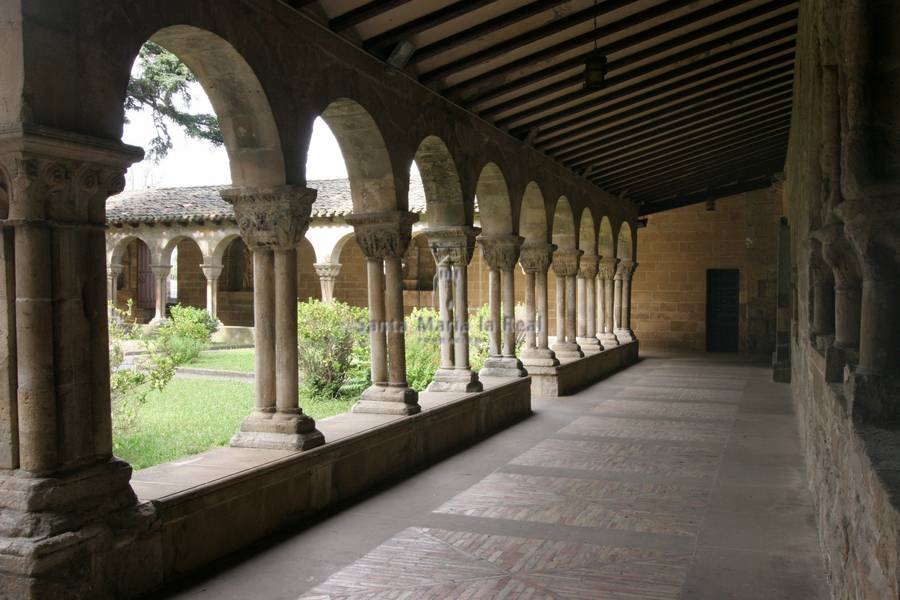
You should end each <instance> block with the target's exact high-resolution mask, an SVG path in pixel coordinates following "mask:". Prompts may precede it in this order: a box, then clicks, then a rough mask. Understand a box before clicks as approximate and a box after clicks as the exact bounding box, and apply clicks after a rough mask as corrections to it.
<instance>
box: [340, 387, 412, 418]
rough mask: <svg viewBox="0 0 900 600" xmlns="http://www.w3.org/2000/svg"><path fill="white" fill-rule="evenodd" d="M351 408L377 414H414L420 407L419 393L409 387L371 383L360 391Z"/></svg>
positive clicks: (355, 410) (354, 410)
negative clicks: (357, 399)
mask: <svg viewBox="0 0 900 600" xmlns="http://www.w3.org/2000/svg"><path fill="white" fill-rule="evenodd" d="M352 410H353V412H355V413H372V414H379V415H415V414H417V413H419V412H421V411H422V408H421V407H420V406H419V393H418V392H417V391H416V390H414V389H412V388H410V387H393V386H390V385H372V386H369V388H368V389H367V390H366V391H364V392H363V393H362V397H361V398H360V400H359V402H357V403H356V404H354V405H353V409H352Z"/></svg>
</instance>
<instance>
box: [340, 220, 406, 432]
mask: <svg viewBox="0 0 900 600" xmlns="http://www.w3.org/2000/svg"><path fill="white" fill-rule="evenodd" d="M418 218H419V217H418V215H415V214H413V213H409V212H401V211H392V212H381V213H360V214H352V215H348V216H347V217H346V220H347V222H348V223H349V224H350V225H352V226H353V228H354V231H355V233H356V241H357V242H358V243H359V247H360V248H361V249H362V251H363V254H365V256H366V261H367V267H366V268H367V273H368V281H369V343H370V346H371V361H372V364H371V372H372V385H371V386H370V387H369V388H368V389H367V390H365V391H364V392H363V394H362V398H361V399H360V401H359V402H357V403H356V405H354V407H353V412H360V413H380V414H393V415H412V414H416V413H418V412H419V411H420V410H421V409H420V407H419V395H418V393H417V392H416V391H415V390H414V389H412V388H411V387H409V384H408V383H407V381H406V341H405V337H404V335H405V331H406V328H405V324H404V312H403V273H402V267H401V263H400V260H401V259H402V257H403V253H404V252H406V248H407V247H408V246H409V242H410V240H411V239H412V224H413V223H415V222H416V221H417V220H418Z"/></svg>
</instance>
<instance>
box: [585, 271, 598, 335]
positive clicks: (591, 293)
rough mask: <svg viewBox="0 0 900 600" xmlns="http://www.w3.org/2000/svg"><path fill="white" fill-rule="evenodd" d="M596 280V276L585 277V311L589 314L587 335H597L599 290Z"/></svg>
mask: <svg viewBox="0 0 900 600" xmlns="http://www.w3.org/2000/svg"><path fill="white" fill-rule="evenodd" d="M596 281H597V279H596V277H586V278H585V279H584V286H585V291H584V296H585V301H586V306H585V309H584V312H585V313H586V316H587V320H586V331H585V337H597V304H596V302H597V290H596V286H595V285H594V284H595V283H596Z"/></svg>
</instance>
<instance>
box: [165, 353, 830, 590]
mask: <svg viewBox="0 0 900 600" xmlns="http://www.w3.org/2000/svg"><path fill="white" fill-rule="evenodd" d="M770 378H771V369H770V368H767V367H766V366H764V365H754V364H753V363H752V362H751V361H748V360H743V359H739V358H736V357H735V356H734V355H731V356H716V355H690V356H689V355H680V356H662V355H653V354H652V353H651V354H650V356H649V357H647V356H645V357H644V359H643V360H642V361H641V362H639V363H638V364H637V365H635V366H633V367H631V368H629V369H627V370H625V371H622V372H620V373H618V374H616V375H614V376H612V377H610V378H608V379H606V380H605V381H603V382H601V383H598V384H596V385H594V386H592V387H590V388H588V389H586V390H584V391H582V392H581V393H579V394H577V395H574V396H570V397H563V398H556V399H541V398H536V399H534V401H533V406H534V412H535V414H534V415H533V416H532V417H531V418H529V419H526V420H525V421H523V422H521V423H519V424H517V425H515V426H513V427H510V428H508V429H506V430H504V431H502V432H500V433H498V434H496V435H494V436H492V437H490V438H489V439H487V440H485V441H483V442H481V443H479V444H477V445H475V446H473V447H471V448H469V449H468V450H466V451H464V452H461V453H459V454H457V455H455V456H453V457H451V458H448V459H446V460H444V461H443V462H441V463H439V464H437V465H434V466H432V467H431V468H429V469H426V470H424V471H422V472H420V473H419V474H417V475H416V476H413V477H410V478H409V479H406V480H404V481H402V482H400V483H397V484H395V485H393V486H391V487H389V488H387V489H383V490H380V491H377V492H375V493H373V495H371V496H370V497H369V498H367V499H365V500H363V501H361V502H358V503H356V504H354V505H352V506H349V507H346V508H345V509H344V510H342V511H339V512H336V513H334V514H333V515H332V516H331V517H328V518H325V519H323V520H322V521H320V522H318V523H317V524H315V525H314V526H312V527H309V528H307V529H303V530H299V531H296V532H294V533H293V534H289V535H286V536H284V537H282V538H281V539H278V540H274V541H270V542H269V543H268V544H267V545H265V546H263V547H261V548H257V549H256V551H255V552H254V553H252V554H247V553H245V554H243V555H241V556H239V557H235V559H234V560H232V561H230V563H229V564H219V565H217V569H216V572H214V573H211V572H207V573H206V574H205V575H204V578H203V579H195V580H193V581H190V582H186V583H185V584H184V585H182V587H181V589H180V590H178V591H174V592H172V591H171V590H170V592H171V593H170V595H169V596H168V597H177V598H201V599H202V598H215V599H217V600H225V599H231V598H234V599H239V598H240V599H245V598H259V599H282V598H283V599H295V598H304V599H311V598H323V599H324V598H331V599H347V600H350V599H354V600H356V599H361V598H366V599H371V598H411V599H424V598H434V599H448V598H560V599H562V598H565V599H570V598H604V599H607V598H611V599H625V598H627V599H638V598H641V599H642V598H648V599H649V598H653V599H664V598H683V599H690V600H702V599H711V600H712V599H715V600H724V599H754V600H755V599H763V598H764V599H766V600H776V599H778V598H790V599H792V600H793V599H798V598H803V599H815V598H825V597H826V591H825V586H824V581H825V579H824V571H823V569H824V567H823V562H822V557H821V555H820V551H819V546H818V543H817V539H816V529H815V517H814V510H813V505H812V499H811V496H810V494H809V492H808V491H807V488H806V482H805V477H804V468H803V458H802V454H801V449H800V445H799V439H798V435H797V432H796V422H795V417H794V415H793V410H792V407H791V401H790V388H789V387H788V386H787V385H783V384H775V383H771V381H770ZM222 527H228V524H227V523H222Z"/></svg>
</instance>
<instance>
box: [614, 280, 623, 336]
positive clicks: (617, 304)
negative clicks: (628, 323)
mask: <svg viewBox="0 0 900 600" xmlns="http://www.w3.org/2000/svg"><path fill="white" fill-rule="evenodd" d="M613 284H614V294H615V296H614V297H613V331H618V330H619V329H621V328H622V280H621V279H618V278H617V279H615V280H614V281H613Z"/></svg>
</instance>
